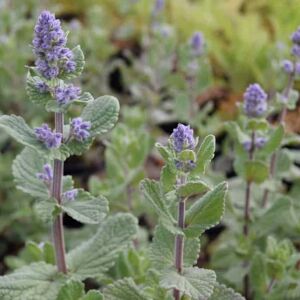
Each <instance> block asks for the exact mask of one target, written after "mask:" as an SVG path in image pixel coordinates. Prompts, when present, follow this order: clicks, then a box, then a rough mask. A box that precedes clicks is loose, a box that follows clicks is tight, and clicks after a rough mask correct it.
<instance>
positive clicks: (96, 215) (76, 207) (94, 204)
mask: <svg viewBox="0 0 300 300" xmlns="http://www.w3.org/2000/svg"><path fill="white" fill-rule="evenodd" d="M61 207H62V210H63V211H64V212H66V213H67V214H68V215H69V216H70V217H72V218H73V219H75V220H77V221H79V222H81V223H85V224H99V223H100V222H101V221H102V220H103V219H104V218H105V216H106V215H107V213H108V201H107V200H106V198H105V197H103V196H97V197H94V196H92V195H91V194H90V193H88V192H86V191H84V190H81V189H80V190H79V191H78V195H77V196H76V199H75V200H74V201H65V202H63V204H62V205H61Z"/></svg>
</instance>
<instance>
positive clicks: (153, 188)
mask: <svg viewBox="0 0 300 300" xmlns="http://www.w3.org/2000/svg"><path fill="white" fill-rule="evenodd" d="M140 187H141V190H142V192H143V195H144V197H145V199H146V200H147V201H149V202H150V203H151V204H152V206H153V208H154V209H155V210H156V212H157V214H158V215H163V216H164V217H166V218H168V219H170V220H171V221H172V222H176V221H175V219H174V218H173V216H172V215H171V213H170V212H169V210H168V208H167V205H166V203H167V200H166V198H165V195H164V193H163V191H162V187H161V184H160V183H159V182H158V181H155V180H151V179H144V180H142V182H141V184H140Z"/></svg>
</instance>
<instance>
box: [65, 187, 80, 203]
mask: <svg viewBox="0 0 300 300" xmlns="http://www.w3.org/2000/svg"><path fill="white" fill-rule="evenodd" d="M77 195H78V190H77V189H72V190H69V191H66V192H64V193H63V198H64V200H67V201H74V200H75V198H76V197H77Z"/></svg>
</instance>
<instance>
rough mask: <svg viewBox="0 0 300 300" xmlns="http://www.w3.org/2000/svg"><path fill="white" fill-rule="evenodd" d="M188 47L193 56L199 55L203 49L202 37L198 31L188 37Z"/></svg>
mask: <svg viewBox="0 0 300 300" xmlns="http://www.w3.org/2000/svg"><path fill="white" fill-rule="evenodd" d="M190 47H191V50H192V55H193V56H200V55H201V54H203V51H204V37H203V34H202V33H201V32H199V31H197V32H195V33H194V34H193V35H192V37H191V39H190Z"/></svg>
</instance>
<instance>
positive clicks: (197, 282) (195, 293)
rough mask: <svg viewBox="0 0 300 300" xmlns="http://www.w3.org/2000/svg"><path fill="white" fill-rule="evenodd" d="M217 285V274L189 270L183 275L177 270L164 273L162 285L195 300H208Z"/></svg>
mask: <svg viewBox="0 0 300 300" xmlns="http://www.w3.org/2000/svg"><path fill="white" fill-rule="evenodd" d="M215 283H216V274H215V272H214V271H212V270H206V269H199V268H196V267H195V268H187V269H185V270H184V271H183V272H182V274H178V273H177V272H176V270H173V269H172V270H169V271H168V272H166V273H164V274H163V276H162V279H161V281H160V285H161V286H162V287H163V288H166V289H174V288H176V289H178V290H179V291H181V292H182V293H183V294H186V295H187V296H190V297H191V298H192V299H193V300H199V299H208V298H209V297H210V296H211V295H212V293H213V289H214V285H215Z"/></svg>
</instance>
